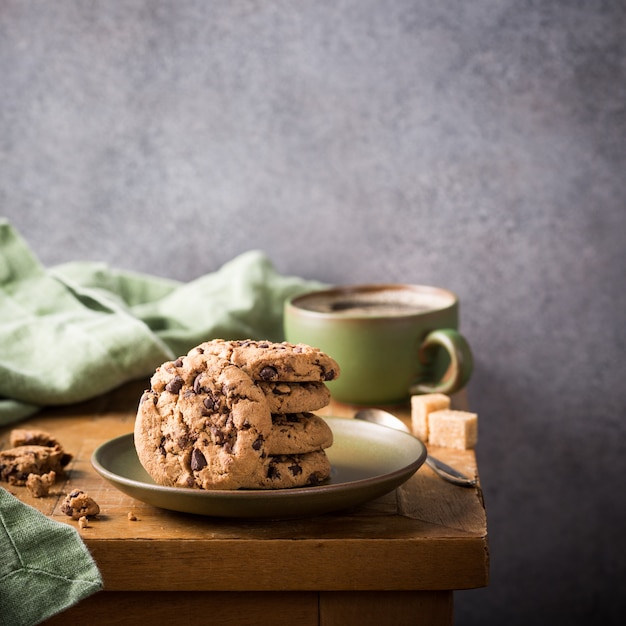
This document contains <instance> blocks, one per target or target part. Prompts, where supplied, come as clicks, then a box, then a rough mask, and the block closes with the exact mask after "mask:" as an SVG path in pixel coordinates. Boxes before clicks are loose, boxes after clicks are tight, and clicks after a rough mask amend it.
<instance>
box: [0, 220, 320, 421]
mask: <svg viewBox="0 0 626 626" xmlns="http://www.w3.org/2000/svg"><path fill="white" fill-rule="evenodd" d="M322 286H323V285H322V283H319V282H316V281H306V280H303V279H301V278H297V277H288V276H281V275H279V274H278V273H277V272H276V271H275V270H274V268H273V266H272V264H271V262H270V261H269V259H268V258H267V257H266V256H265V255H264V254H263V253H262V252H259V251H250V252H246V253H244V254H242V255H240V256H238V257H236V258H235V259H233V260H232V261H230V262H229V263H226V264H225V265H224V266H223V267H222V268H220V269H219V270H218V271H216V272H214V273H210V274H207V275H205V276H202V277H200V278H198V279H196V280H194V281H192V282H189V283H180V282H177V281H173V280H168V279H163V278H157V277H154V276H147V275H142V274H138V273H132V272H126V271H119V270H115V269H112V268H110V267H108V266H107V265H104V264H101V263H92V262H73V263H68V264H64V265H60V266H56V267H54V268H50V269H46V268H44V267H43V266H42V265H41V263H40V262H39V261H38V260H37V258H36V257H35V255H34V254H33V253H32V252H31V250H30V249H29V248H28V246H27V244H26V243H25V241H24V240H23V239H22V238H21V237H20V235H19V234H18V233H17V232H16V231H15V229H14V228H13V227H12V226H11V225H10V224H9V223H8V222H7V221H6V220H2V219H0V426H2V425H7V424H10V423H13V422H16V421H19V420H21V419H24V418H25V417H27V416H29V415H32V414H33V413H35V412H36V411H37V410H39V409H40V408H41V407H42V406H47V405H58V404H68V403H73V402H78V401H81V400H85V399H88V398H92V397H94V396H97V395H100V394H102V393H104V392H106V391H110V390H111V389H113V388H115V387H117V386H119V385H120V384H122V383H124V382H127V381H129V380H133V379H138V378H141V377H145V376H149V375H150V374H152V373H153V372H154V369H155V368H156V367H157V366H158V365H160V364H161V363H163V362H164V361H167V360H170V359H174V358H176V357H177V356H180V355H182V354H185V353H187V352H188V351H189V350H190V349H191V348H193V347H194V346H195V345H197V344H199V343H201V342H202V341H206V340H209V339H215V338H218V337H219V338H223V339H248V338H250V339H269V340H272V341H279V340H281V339H282V337H283V330H282V309H283V303H284V301H285V299H286V298H288V297H290V296H292V295H295V294H297V293H301V292H303V291H309V290H312V289H316V288H321V287H322Z"/></svg>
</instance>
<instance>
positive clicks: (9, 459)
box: [0, 445, 71, 485]
mask: <svg viewBox="0 0 626 626" xmlns="http://www.w3.org/2000/svg"><path fill="white" fill-rule="evenodd" d="M70 459H71V456H70V455H68V454H66V453H65V452H64V451H63V449H62V448H60V447H58V446H57V447H54V448H49V447H47V446H40V445H24V446H17V447H14V448H8V449H7V450H2V451H0V480H3V481H5V482H8V483H9V484H11V485H25V484H26V481H27V479H28V476H29V475H30V474H37V475H39V476H41V475H42V474H47V473H48V472H55V473H56V474H63V470H64V467H65V466H66V465H67V464H68V463H69V461H70Z"/></svg>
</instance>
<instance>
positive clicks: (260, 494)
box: [91, 415, 427, 517]
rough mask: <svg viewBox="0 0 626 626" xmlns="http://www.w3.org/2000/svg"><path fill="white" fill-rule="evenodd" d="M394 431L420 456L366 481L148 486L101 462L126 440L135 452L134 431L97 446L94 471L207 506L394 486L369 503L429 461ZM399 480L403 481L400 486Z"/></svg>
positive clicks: (129, 485) (372, 426) (363, 426)
mask: <svg viewBox="0 0 626 626" xmlns="http://www.w3.org/2000/svg"><path fill="white" fill-rule="evenodd" d="M321 417H322V418H323V419H325V420H328V422H329V425H330V426H331V429H332V424H333V423H336V422H338V421H340V422H343V423H346V422H350V423H351V424H352V425H357V424H358V425H357V426H356V428H358V429H366V430H367V429H370V430H371V432H376V431H377V430H379V429H380V430H379V432H380V433H381V434H382V433H383V432H387V433H389V430H390V429H389V428H386V427H385V426H381V425H379V424H374V423H370V422H362V421H361V422H359V421H357V420H354V419H353V418H348V417H336V416H328V415H324V416H321ZM392 432H394V436H399V437H408V438H409V439H410V440H412V444H413V445H416V446H417V447H418V449H419V454H417V456H416V458H415V459H414V460H413V461H411V462H410V463H408V464H406V465H403V466H402V467H400V468H398V469H395V470H392V471H391V472H386V473H382V474H377V475H375V476H368V477H366V478H361V479H357V480H350V481H342V482H338V483H333V482H330V483H323V484H321V485H312V486H304V487H298V488H294V489H215V490H202V489H194V488H187V487H170V486H166V485H158V484H156V483H147V482H144V481H141V480H136V479H134V478H129V477H127V476H123V475H120V474H117V473H115V472H113V471H111V470H109V469H108V468H107V467H105V466H104V465H103V464H102V463H101V462H100V457H101V455H102V454H103V452H105V451H106V450H107V449H108V448H110V447H114V446H120V445H124V442H125V441H129V443H130V448H132V449H133V450H134V433H133V432H130V433H125V434H122V435H118V436H116V437H112V438H111V439H109V440H107V441H105V442H102V443H101V444H100V445H98V447H97V448H96V449H95V450H94V452H93V453H92V455H91V464H92V466H93V468H94V469H95V470H96V472H97V473H98V474H100V476H102V477H103V478H104V479H105V480H107V481H108V482H110V483H112V484H113V486H114V487H116V488H117V489H120V491H123V490H122V489H121V488H120V487H119V486H118V484H120V485H124V486H125V487H127V488H129V489H135V490H139V491H148V492H151V493H155V494H159V495H161V496H168V495H178V496H180V497H181V498H183V497H185V496H189V497H192V498H193V499H194V500H198V501H204V502H206V503H210V502H211V501H215V502H220V503H223V502H224V501H231V500H233V501H237V502H238V503H243V502H246V501H247V502H252V501H258V500H262V501H266V502H269V501H272V502H283V501H285V502H293V501H296V500H302V499H305V498H307V499H310V500H312V504H314V502H316V501H318V500H319V499H321V498H323V497H324V496H330V497H332V496H333V495H336V494H341V493H344V492H359V491H362V490H365V489H367V488H369V487H372V486H377V485H381V486H382V485H385V484H391V485H393V486H392V487H391V488H390V489H388V490H387V491H383V493H381V494H379V495H378V496H374V497H373V498H366V499H364V500H363V502H366V501H368V500H369V499H375V498H376V497H380V496H381V495H384V493H387V492H389V491H393V490H394V489H396V488H397V487H398V486H400V485H401V484H403V483H404V482H406V481H407V480H409V478H411V476H413V475H414V474H415V473H416V472H417V470H418V469H419V468H420V467H421V466H422V465H423V464H424V462H425V460H426V456H427V450H426V446H425V445H424V443H423V442H422V441H420V440H419V439H417V438H416V437H414V436H413V435H412V434H410V433H405V432H402V431H392ZM138 462H139V460H138ZM403 477H405V478H404V480H401V479H402V478H403ZM397 481H401V482H399V483H398V482H397ZM125 493H127V495H131V497H133V498H135V499H137V500H140V501H143V502H147V501H146V500H142V498H139V497H137V496H136V495H132V494H128V492H125ZM148 503H149V504H152V503H151V502H148ZM154 506H158V507H159V508H164V509H168V510H173V511H183V509H180V508H177V507H171V508H170V507H165V506H162V505H154ZM329 510H336V507H332V508H331V509H329ZM184 511H186V512H190V511H188V510H187V509H185V510H184ZM325 512H327V511H325ZM200 515H206V516H219V517H225V516H224V515H222V514H218V513H200ZM279 516H280V515H279ZM232 517H243V516H241V515H234V516H232ZM262 517H267V515H263V516H262Z"/></svg>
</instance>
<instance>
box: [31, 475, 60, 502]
mask: <svg viewBox="0 0 626 626" xmlns="http://www.w3.org/2000/svg"><path fill="white" fill-rule="evenodd" d="M56 477H57V475H56V472H48V473H47V474H41V475H39V474H29V475H28V478H27V479H26V487H27V488H28V490H29V491H30V493H31V494H32V496H33V498H45V497H46V496H47V495H48V492H49V491H50V487H52V485H54V483H55V481H56Z"/></svg>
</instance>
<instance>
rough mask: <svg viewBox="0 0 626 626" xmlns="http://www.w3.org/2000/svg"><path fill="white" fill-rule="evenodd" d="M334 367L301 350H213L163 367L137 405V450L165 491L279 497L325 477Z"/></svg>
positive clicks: (225, 345)
mask: <svg viewBox="0 0 626 626" xmlns="http://www.w3.org/2000/svg"><path fill="white" fill-rule="evenodd" d="M338 376H339V367H338V365H337V363H336V362H335V361H334V360H333V359H332V358H331V357H330V356H328V355H327V354H325V353H323V352H321V351H320V350H318V349H317V348H313V347H311V346H307V345H304V344H298V345H294V344H289V343H286V342H283V343H272V342H264V341H224V340H221V339H220V340H214V341H209V342H206V343H203V344H201V345H199V346H197V347H195V348H193V349H192V350H191V351H190V352H189V353H188V354H187V355H186V356H183V357H180V358H178V359H177V360H175V361H169V362H167V363H164V364H163V365H161V366H160V367H159V368H158V369H157V370H156V372H155V374H154V376H153V377H152V380H151V388H150V389H149V390H148V391H146V392H145V393H144V394H143V396H142V398H141V401H140V404H139V409H138V412H137V419H136V422H135V447H136V449H137V454H138V456H139V460H140V462H141V464H142V465H143V466H144V468H145V469H146V471H147V472H148V473H149V474H150V476H151V477H152V478H153V479H154V480H155V481H156V482H157V483H158V484H161V485H169V486H178V487H188V488H200V489H282V488H290V487H301V486H305V485H315V484H318V483H320V482H322V481H324V480H326V479H327V478H328V477H329V476H330V463H329V461H328V458H327V456H326V452H325V449H326V448H328V447H329V446H330V445H332V441H333V437H332V432H331V430H330V428H329V427H328V425H327V424H326V422H325V421H324V420H323V419H322V418H321V417H319V416H317V415H315V414H314V413H312V411H315V410H318V409H320V408H322V407H324V406H326V405H327V404H328V402H329V401H330V394H329V391H328V388H327V387H326V385H325V382H327V381H330V380H334V379H335V378H337V377H338Z"/></svg>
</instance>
